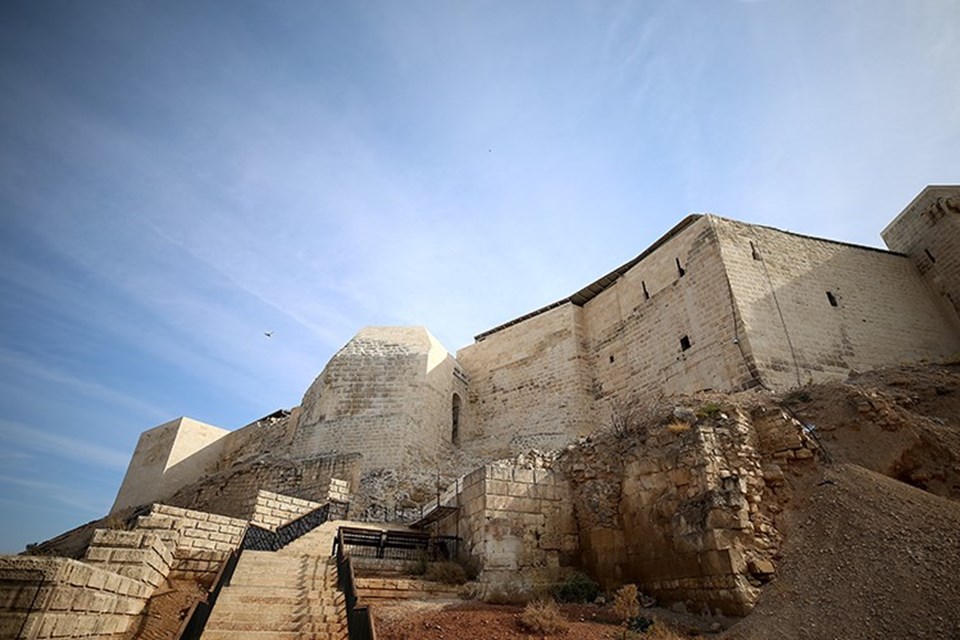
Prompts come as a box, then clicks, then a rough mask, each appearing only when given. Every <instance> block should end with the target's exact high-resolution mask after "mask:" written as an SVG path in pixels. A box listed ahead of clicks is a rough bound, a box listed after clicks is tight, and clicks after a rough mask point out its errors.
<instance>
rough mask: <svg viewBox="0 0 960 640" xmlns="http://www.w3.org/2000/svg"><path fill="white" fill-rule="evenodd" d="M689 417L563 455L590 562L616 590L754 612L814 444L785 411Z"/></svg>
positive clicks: (687, 412)
mask: <svg viewBox="0 0 960 640" xmlns="http://www.w3.org/2000/svg"><path fill="white" fill-rule="evenodd" d="M679 415H682V416H683V417H682V418H676V419H673V420H671V421H668V422H661V423H659V424H657V423H653V424H649V425H643V426H641V427H639V428H636V429H635V430H634V431H632V432H629V433H625V434H623V435H620V436H615V435H608V436H606V439H602V440H601V441H599V442H598V443H589V442H588V443H585V444H584V445H583V446H581V447H578V448H576V449H573V450H571V451H570V452H568V453H567V454H566V455H565V456H564V457H563V458H562V459H561V460H560V462H559V465H560V468H561V469H562V470H563V471H564V472H565V473H566V474H567V475H568V476H569V477H570V479H571V482H572V486H573V503H574V507H575V513H576V519H577V523H578V527H579V533H580V553H581V560H582V562H583V566H584V567H585V568H586V569H587V571H588V572H589V573H591V574H592V575H593V576H595V577H596V578H597V579H599V580H600V581H601V583H602V584H603V585H604V586H605V587H607V588H614V587H616V586H618V585H620V584H623V583H631V582H632V583H636V584H637V585H638V586H639V588H640V589H641V591H643V592H644V593H648V594H651V595H654V596H656V597H657V598H658V599H660V600H662V601H663V602H665V603H667V604H670V603H674V602H684V603H686V604H687V606H688V607H689V608H692V609H693V610H694V611H697V612H700V611H702V612H704V613H707V612H709V613H717V612H720V613H724V614H728V615H731V614H732V615H745V614H746V613H748V612H749V611H750V610H751V609H752V608H753V606H754V605H755V603H756V601H757V599H758V597H759V593H760V591H759V587H760V586H761V585H762V584H763V583H764V582H766V581H768V580H770V579H771V578H772V576H773V574H774V573H775V570H776V568H775V565H774V563H773V560H774V559H775V558H776V556H777V551H778V549H779V545H780V541H781V538H780V534H779V533H778V531H777V530H776V528H775V527H774V519H773V518H774V514H775V513H778V512H779V511H780V508H781V507H780V505H781V504H782V502H783V501H785V500H786V499H787V498H786V497H785V496H781V495H778V491H779V487H780V486H781V485H782V484H783V482H784V472H785V471H786V469H787V467H788V466H789V465H792V464H809V463H810V461H811V460H813V459H814V457H815V455H816V454H815V451H816V445H815V443H814V442H812V441H811V440H810V439H809V438H808V437H807V436H806V435H805V433H804V431H803V427H802V425H800V424H799V423H797V422H796V421H794V420H792V419H791V418H789V417H788V416H786V415H785V414H783V412H782V411H780V410H776V411H774V410H771V411H769V412H767V411H766V410H765V409H762V408H761V409H758V410H757V412H756V416H754V415H751V414H749V413H746V412H744V411H742V410H740V409H737V408H735V407H732V408H730V409H726V410H724V409H722V408H720V407H718V406H716V405H710V404H706V405H704V406H703V407H698V408H697V409H696V410H694V409H684V410H683V411H682V412H680V413H679Z"/></svg>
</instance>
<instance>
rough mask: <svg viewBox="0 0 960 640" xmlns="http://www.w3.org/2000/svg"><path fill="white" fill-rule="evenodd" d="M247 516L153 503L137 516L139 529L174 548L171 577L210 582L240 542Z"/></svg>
mask: <svg viewBox="0 0 960 640" xmlns="http://www.w3.org/2000/svg"><path fill="white" fill-rule="evenodd" d="M246 527H247V522H246V520H239V519H235V518H228V517H226V516H221V515H216V514H213V513H204V512H201V511H193V510H190V509H181V508H179V507H173V506H169V505H165V504H155V505H153V506H152V508H151V510H150V513H149V515H146V516H141V517H140V518H138V520H137V530H138V531H142V532H149V533H152V534H154V535H156V536H158V537H159V538H161V539H162V540H164V542H166V544H167V545H168V546H169V547H170V548H171V549H173V562H172V566H171V569H170V574H169V577H170V579H177V580H188V579H189V580H194V581H197V582H200V583H201V584H204V585H207V586H209V584H210V582H211V581H212V580H213V577H214V576H215V575H216V573H217V571H218V570H219V568H220V564H221V563H222V562H223V561H224V560H225V559H226V558H227V556H228V555H229V554H230V553H231V552H232V551H234V550H235V549H237V548H238V547H239V546H240V543H241V542H242V540H243V534H244V532H245V530H246Z"/></svg>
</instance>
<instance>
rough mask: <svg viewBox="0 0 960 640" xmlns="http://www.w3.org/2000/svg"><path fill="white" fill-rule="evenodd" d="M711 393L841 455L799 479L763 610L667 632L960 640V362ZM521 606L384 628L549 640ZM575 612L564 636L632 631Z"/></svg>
mask: <svg viewBox="0 0 960 640" xmlns="http://www.w3.org/2000/svg"><path fill="white" fill-rule="evenodd" d="M708 399H709V400H710V401H715V402H716V401H719V402H721V403H734V404H738V405H740V406H744V407H751V406H758V405H768V406H769V405H771V404H775V405H780V406H782V407H784V408H785V409H787V410H788V411H789V412H790V413H791V414H792V415H794V416H795V417H797V419H799V420H800V421H801V422H803V423H804V424H806V425H808V426H812V427H813V428H814V432H815V435H816V436H817V437H818V438H819V440H820V442H821V443H822V445H823V448H824V449H825V450H826V452H827V454H828V457H829V460H828V461H821V463H819V464H818V465H815V466H812V467H810V468H809V470H808V471H806V472H805V473H803V474H802V475H793V476H791V477H790V478H789V484H790V486H789V488H787V489H788V491H789V501H788V502H787V504H786V508H785V509H784V510H783V512H782V513H781V514H780V515H779V516H778V521H777V528H778V529H779V530H780V531H781V532H782V533H783V536H784V542H783V546H782V548H781V550H780V557H779V559H778V563H777V564H778V572H777V576H776V578H775V579H774V580H773V581H772V582H771V583H769V584H768V585H766V586H765V587H764V591H763V594H762V597H761V599H760V602H759V604H758V605H757V607H756V608H755V609H754V610H753V612H752V613H750V615H748V616H747V617H745V618H743V619H742V620H739V621H729V620H723V621H722V624H721V623H720V622H718V621H717V620H716V619H710V618H707V619H703V618H696V617H694V616H686V615H680V614H676V613H674V612H672V611H670V610H663V609H656V610H654V612H653V615H654V617H659V618H662V619H664V621H665V622H666V623H667V625H668V626H669V627H670V628H672V629H673V630H675V632H676V633H675V635H671V636H666V637H671V638H682V637H694V636H707V637H709V636H713V637H721V638H723V639H724V640H772V639H779V638H796V639H798V640H799V639H802V640H819V639H823V640H827V639H835V638H844V639H846V638H850V639H858V638H864V639H867V638H885V639H886V638H937V639H941V638H942V639H948V640H960V365H958V364H956V363H950V364H944V365H917V366H905V367H895V368H890V369H884V370H879V371H874V372H869V373H864V374H859V373H853V374H852V375H851V377H850V378H849V379H848V380H846V381H843V382H833V383H828V384H821V385H810V386H807V387H804V388H801V389H798V390H795V391H792V392H790V393H788V394H786V395H784V396H783V397H776V396H773V395H771V394H769V393H767V392H764V391H752V392H742V393H738V394H735V395H732V396H723V395H721V394H710V395H709V398H708ZM521 610H522V608H521V607H519V606H493V605H485V604H481V603H462V604H458V605H448V606H446V607H445V608H443V609H438V608H436V607H433V608H423V609H418V608H416V607H413V606H410V605H409V604H408V605H406V606H404V607H402V608H400V609H397V610H396V611H394V612H390V611H389V610H384V611H383V612H382V615H383V618H382V619H379V615H380V614H378V622H379V625H378V632H379V637H380V638H381V640H413V639H414V638H418V639H419V638H423V639H426V640H441V639H444V640H450V639H454V638H478V639H479V638H490V639H491V640H515V639H516V640H519V639H525V640H529V639H530V638H533V637H538V636H534V635H532V634H529V633H526V632H524V631H523V630H522V629H521V628H520V627H519V625H518V618H519V615H520V611H521ZM563 612H564V614H565V616H566V617H567V618H568V619H569V620H570V621H571V626H570V629H569V630H568V631H567V632H566V633H565V634H563V635H562V636H558V637H563V638H571V639H572V638H578V639H579V638H583V639H584V640H599V639H601V638H602V639H605V640H606V639H610V640H612V639H613V638H619V637H621V636H620V631H619V628H618V627H616V626H614V624H613V623H614V620H613V619H612V617H611V616H610V612H609V608H602V607H597V606H593V605H589V606H565V607H564V608H563ZM733 622H735V624H733ZM718 625H719V626H720V627H722V629H726V628H727V627H729V629H727V630H726V631H725V632H724V631H723V630H722V629H718ZM731 625H732V626H731ZM718 633H719V634H721V635H718ZM633 637H634V638H651V637H653V638H655V637H657V636H656V635H650V634H642V635H640V634H637V635H635V636H633ZM661 637H664V636H661Z"/></svg>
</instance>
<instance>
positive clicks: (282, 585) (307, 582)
mask: <svg viewBox="0 0 960 640" xmlns="http://www.w3.org/2000/svg"><path fill="white" fill-rule="evenodd" d="M338 524H340V523H338V522H327V523H324V524H323V525H321V526H320V527H317V528H316V529H314V530H313V531H311V532H310V533H308V534H306V535H305V536H303V537H302V538H300V539H298V540H296V541H294V542H293V543H291V544H290V545H288V546H287V547H285V548H284V549H282V550H280V551H277V552H271V551H244V552H243V555H241V556H240V562H239V563H238V564H237V568H236V571H235V572H234V574H233V578H232V579H231V580H230V584H229V586H227V587H224V589H223V590H222V591H221V592H220V597H219V598H218V600H217V604H216V605H215V606H214V607H213V612H212V613H211V615H210V619H209V620H208V621H207V625H206V629H205V631H204V633H203V636H202V640H226V639H227V638H240V639H249V640H295V639H296V640H306V639H313V640H347V624H346V607H345V603H344V599H343V594H342V593H340V591H338V590H337V569H336V563H335V561H334V559H333V558H331V557H330V549H331V546H332V545H333V538H334V536H335V535H336V531H337V526H338Z"/></svg>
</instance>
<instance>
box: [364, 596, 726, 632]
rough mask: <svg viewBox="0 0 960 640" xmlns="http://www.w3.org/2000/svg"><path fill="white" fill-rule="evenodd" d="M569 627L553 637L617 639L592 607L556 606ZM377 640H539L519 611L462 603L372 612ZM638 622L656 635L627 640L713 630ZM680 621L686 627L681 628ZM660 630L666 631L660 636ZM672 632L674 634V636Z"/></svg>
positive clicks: (602, 613)
mask: <svg viewBox="0 0 960 640" xmlns="http://www.w3.org/2000/svg"><path fill="white" fill-rule="evenodd" d="M560 609H561V612H562V613H563V615H564V617H565V618H566V619H567V620H568V621H569V624H570V627H569V628H568V629H567V630H566V631H565V632H562V633H559V634H556V635H555V636H549V637H558V638H566V639H569V640H573V639H576V640H615V639H618V638H621V637H622V634H623V631H622V628H621V627H619V626H617V623H616V619H615V617H614V616H613V612H612V608H611V607H609V606H606V607H601V606H597V605H575V604H566V605H560ZM375 611H376V618H377V640H459V639H461V638H469V639H472V640H532V639H534V638H543V637H548V636H543V635H542V634H535V633H531V632H529V631H525V630H524V629H523V628H522V627H521V626H520V623H519V619H520V614H521V612H522V611H523V607H522V606H519V605H495V604H485V603H482V602H464V603H461V604H454V605H446V606H443V607H442V608H437V607H426V608H418V607H416V606H415V605H414V606H411V603H404V604H402V605H396V606H385V605H380V606H379V608H375ZM642 615H644V616H647V617H651V618H653V619H656V620H658V621H659V623H660V624H661V625H663V627H662V628H661V630H660V632H659V633H658V632H653V633H647V634H643V635H642V636H641V635H638V634H631V635H630V636H628V637H631V638H639V637H643V638H645V639H647V640H672V639H674V638H684V637H687V636H688V635H699V634H700V633H701V631H700V629H702V628H704V627H706V628H709V625H711V624H715V623H714V622H713V621H711V620H703V619H698V618H693V617H691V616H679V615H677V614H674V613H673V612H668V611H663V610H660V609H657V610H644V612H643V614H642ZM684 621H686V623H685V622H684ZM665 630H666V631H665ZM673 630H680V631H679V632H678V633H675V632H674V631H673Z"/></svg>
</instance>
